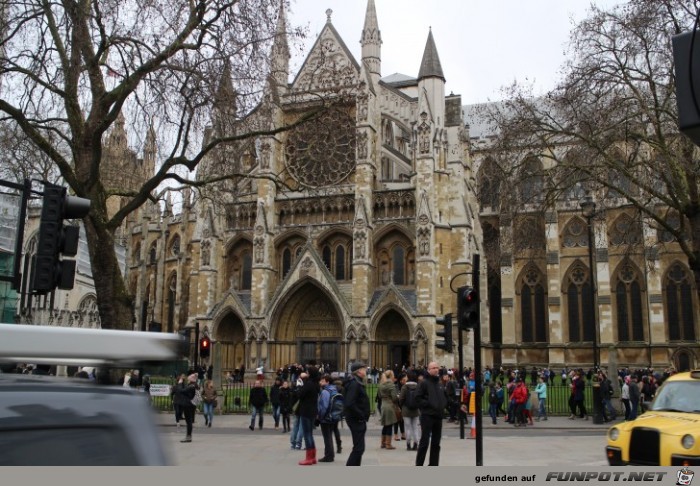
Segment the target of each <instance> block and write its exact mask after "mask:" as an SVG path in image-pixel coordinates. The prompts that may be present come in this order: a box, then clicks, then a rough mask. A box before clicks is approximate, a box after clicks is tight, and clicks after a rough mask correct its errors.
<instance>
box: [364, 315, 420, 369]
mask: <svg viewBox="0 0 700 486" xmlns="http://www.w3.org/2000/svg"><path fill="white" fill-rule="evenodd" d="M374 334H375V336H374V343H373V344H372V358H373V362H372V365H373V366H376V367H377V368H383V369H387V368H389V369H394V368H397V367H398V368H399V369H400V368H401V367H402V366H404V365H406V366H409V365H410V364H411V337H410V332H409V326H408V323H407V322H406V319H404V317H403V316H402V315H401V314H399V313H398V312H397V311H395V310H393V309H392V310H390V311H388V312H387V313H386V314H384V315H383V316H382V317H381V319H380V320H379V322H378V323H377V327H376V330H375V333H374Z"/></svg>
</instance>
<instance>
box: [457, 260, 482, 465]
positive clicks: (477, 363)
mask: <svg viewBox="0 0 700 486" xmlns="http://www.w3.org/2000/svg"><path fill="white" fill-rule="evenodd" d="M479 264H480V262H479V254H478V253H475V254H474V256H473V258H472V286H473V287H474V289H475V290H476V295H481V292H480V290H481V289H480V288H479V280H480V278H479V268H480V267H479ZM476 312H477V317H478V319H477V323H478V324H477V325H476V326H474V393H476V400H474V402H475V404H474V418H475V424H474V425H475V426H476V465H477V466H483V465H484V436H483V429H484V428H483V421H482V416H481V397H482V395H483V393H482V391H483V385H482V382H481V299H479V305H478V306H477V310H476ZM460 335H461V332H460Z"/></svg>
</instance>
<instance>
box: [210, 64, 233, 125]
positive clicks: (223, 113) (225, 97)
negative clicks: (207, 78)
mask: <svg viewBox="0 0 700 486" xmlns="http://www.w3.org/2000/svg"><path fill="white" fill-rule="evenodd" d="M212 116H213V121H214V130H215V131H216V135H218V136H221V135H225V134H227V133H231V131H232V129H233V124H234V123H235V120H236V90H235V89H234V87H233V82H232V81H231V66H230V65H229V63H228V62H226V64H225V65H224V71H223V72H222V73H221V79H220V80H219V87H218V88H217V90H216V93H215V94H214V107H213V113H212Z"/></svg>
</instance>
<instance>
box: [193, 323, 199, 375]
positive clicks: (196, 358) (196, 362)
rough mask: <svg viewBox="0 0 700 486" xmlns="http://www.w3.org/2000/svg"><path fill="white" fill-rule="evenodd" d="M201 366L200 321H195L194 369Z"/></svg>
mask: <svg viewBox="0 0 700 486" xmlns="http://www.w3.org/2000/svg"><path fill="white" fill-rule="evenodd" d="M198 368H199V322H195V323H194V369H195V370H196V369H198Z"/></svg>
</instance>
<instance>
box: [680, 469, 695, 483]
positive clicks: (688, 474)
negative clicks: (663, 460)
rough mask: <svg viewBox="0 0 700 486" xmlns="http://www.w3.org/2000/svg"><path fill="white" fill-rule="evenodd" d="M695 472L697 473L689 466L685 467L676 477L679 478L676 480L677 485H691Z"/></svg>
mask: <svg viewBox="0 0 700 486" xmlns="http://www.w3.org/2000/svg"><path fill="white" fill-rule="evenodd" d="M693 474H695V473H694V472H693V471H691V470H690V469H688V468H687V467H684V468H683V469H681V470H680V471H678V472H677V473H676V477H677V478H678V481H676V485H677V486H690V483H691V482H692V481H693Z"/></svg>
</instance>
